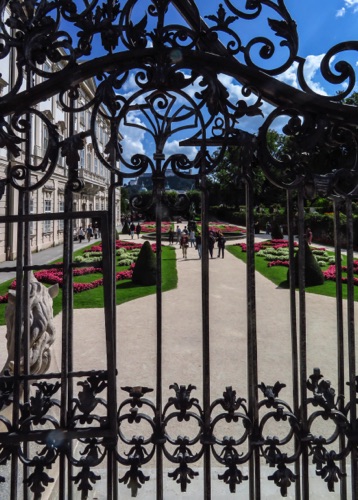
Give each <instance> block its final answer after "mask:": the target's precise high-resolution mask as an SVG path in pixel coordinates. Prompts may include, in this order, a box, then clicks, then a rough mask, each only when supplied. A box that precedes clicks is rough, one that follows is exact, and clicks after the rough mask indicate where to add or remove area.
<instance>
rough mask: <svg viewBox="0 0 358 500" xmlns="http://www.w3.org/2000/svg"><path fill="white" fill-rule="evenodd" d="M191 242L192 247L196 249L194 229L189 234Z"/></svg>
mask: <svg viewBox="0 0 358 500" xmlns="http://www.w3.org/2000/svg"><path fill="white" fill-rule="evenodd" d="M189 241H190V246H191V248H192V247H195V231H194V229H190V232H189Z"/></svg>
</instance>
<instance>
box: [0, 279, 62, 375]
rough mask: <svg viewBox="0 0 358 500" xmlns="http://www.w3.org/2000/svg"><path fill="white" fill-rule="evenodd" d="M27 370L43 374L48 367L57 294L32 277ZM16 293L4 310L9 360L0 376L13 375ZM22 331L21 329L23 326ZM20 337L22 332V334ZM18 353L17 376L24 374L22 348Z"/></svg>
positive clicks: (12, 294) (53, 335)
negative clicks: (18, 372)
mask: <svg viewBox="0 0 358 500" xmlns="http://www.w3.org/2000/svg"><path fill="white" fill-rule="evenodd" d="M29 288H30V290H29V292H30V293H29V320H30V336H29V366H30V373H31V374H36V375H38V374H42V373H45V372H46V371H47V370H48V369H49V367H50V363H51V346H52V344H53V343H54V340H55V326H54V321H53V298H55V297H56V296H57V294H58V290H59V286H58V284H56V285H53V286H51V287H49V288H47V287H45V286H44V285H43V284H42V283H40V282H39V281H38V280H37V279H36V278H35V276H34V275H33V274H32V273H31V275H30V279H29ZM15 318H16V290H9V296H8V305H7V307H6V310H5V319H6V327H7V332H6V339H7V351H8V358H7V360H6V363H5V365H4V367H3V369H2V373H3V372H4V371H5V370H8V371H9V372H10V373H13V371H14V356H15V335H16V331H15ZM22 331H23V325H22ZM21 334H22V332H21ZM20 349H21V353H20V372H21V373H23V372H24V354H23V349H24V346H23V344H22V345H21V348H20Z"/></svg>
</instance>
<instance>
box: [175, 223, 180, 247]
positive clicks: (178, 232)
mask: <svg viewBox="0 0 358 500" xmlns="http://www.w3.org/2000/svg"><path fill="white" fill-rule="evenodd" d="M176 232H177V243H178V244H179V245H180V238H181V229H180V227H179V226H177V231H176Z"/></svg>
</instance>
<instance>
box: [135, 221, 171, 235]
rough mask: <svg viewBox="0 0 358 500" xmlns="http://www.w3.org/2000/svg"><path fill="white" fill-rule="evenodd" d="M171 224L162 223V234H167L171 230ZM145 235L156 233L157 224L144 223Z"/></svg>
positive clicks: (142, 225)
mask: <svg viewBox="0 0 358 500" xmlns="http://www.w3.org/2000/svg"><path fill="white" fill-rule="evenodd" d="M170 226H171V222H162V231H161V232H162V233H167V232H168V231H169V229H170ZM141 227H142V232H143V233H155V229H156V224H155V222H143V224H141Z"/></svg>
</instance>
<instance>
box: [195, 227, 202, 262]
mask: <svg viewBox="0 0 358 500" xmlns="http://www.w3.org/2000/svg"><path fill="white" fill-rule="evenodd" d="M195 246H196V249H197V251H198V254H199V259H201V234H200V233H197V234H196V237H195Z"/></svg>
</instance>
